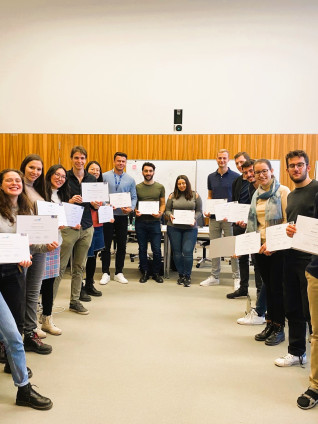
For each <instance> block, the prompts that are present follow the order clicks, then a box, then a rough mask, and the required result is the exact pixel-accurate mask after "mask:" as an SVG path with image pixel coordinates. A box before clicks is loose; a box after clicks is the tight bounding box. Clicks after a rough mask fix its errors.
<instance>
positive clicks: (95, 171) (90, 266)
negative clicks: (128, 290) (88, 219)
mask: <svg viewBox="0 0 318 424" xmlns="http://www.w3.org/2000/svg"><path fill="white" fill-rule="evenodd" d="M86 171H87V172H88V173H89V174H91V175H94V177H95V178H96V181H97V182H99V183H100V182H103V176H102V168H101V166H100V164H99V163H98V162H96V161H95V160H93V161H91V162H89V163H88V164H87V166H86ZM105 200H106V199H105ZM91 215H92V221H93V227H94V235H93V240H92V244H91V246H90V248H89V250H88V253H87V262H86V279H85V286H84V290H85V291H86V293H87V294H88V295H90V296H101V295H102V292H101V291H100V290H96V288H95V287H94V283H95V282H94V274H95V270H96V256H97V253H98V252H99V251H101V250H102V249H103V248H104V246H105V243H104V234H103V224H100V223H99V222H98V211H97V210H95V209H91Z"/></svg>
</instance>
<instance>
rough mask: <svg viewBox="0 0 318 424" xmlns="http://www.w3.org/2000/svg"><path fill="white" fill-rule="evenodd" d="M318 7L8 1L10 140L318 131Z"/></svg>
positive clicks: (1, 86)
mask: <svg viewBox="0 0 318 424" xmlns="http://www.w3.org/2000/svg"><path fill="white" fill-rule="evenodd" d="M317 18H318V2H317V1H316V0H223V1H222V0H135V1H133V0H117V1H115V0H54V1H52V0H27V1H26V0H1V1H0V65H1V66H0V132H41V133H42V132H43V133H46V132H49V133H50V132H54V133H59V132H60V133H154V134H155V133H166V134H168V133H172V132H173V109H174V108H183V110H184V125H183V128H184V131H183V132H184V133H316V132H317V123H318V120H317V111H316V109H317V105H316V103H317V98H318V97H317V75H318V73H317V70H318V54H317V52H318V25H317V21H318V20H317Z"/></svg>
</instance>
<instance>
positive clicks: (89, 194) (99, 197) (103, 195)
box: [82, 182, 109, 202]
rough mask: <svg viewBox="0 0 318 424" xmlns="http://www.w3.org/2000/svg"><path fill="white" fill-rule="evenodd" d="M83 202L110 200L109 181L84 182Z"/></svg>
mask: <svg viewBox="0 0 318 424" xmlns="http://www.w3.org/2000/svg"><path fill="white" fill-rule="evenodd" d="M82 200H83V202H108V200H109V193H108V183H105V182H101V183H97V182H96V183H82Z"/></svg>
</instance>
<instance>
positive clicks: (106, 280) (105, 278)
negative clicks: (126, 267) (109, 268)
mask: <svg viewBox="0 0 318 424" xmlns="http://www.w3.org/2000/svg"><path fill="white" fill-rule="evenodd" d="M109 281H110V275H109V274H107V272H105V273H104V274H103V276H102V278H101V280H100V282H99V284H101V285H105V284H107V283H109Z"/></svg>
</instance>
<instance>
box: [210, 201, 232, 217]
mask: <svg viewBox="0 0 318 424" xmlns="http://www.w3.org/2000/svg"><path fill="white" fill-rule="evenodd" d="M222 203H227V199H207V200H206V202H205V212H206V213H208V212H209V213H210V214H211V215H215V209H214V208H215V205H221V204H222Z"/></svg>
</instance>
